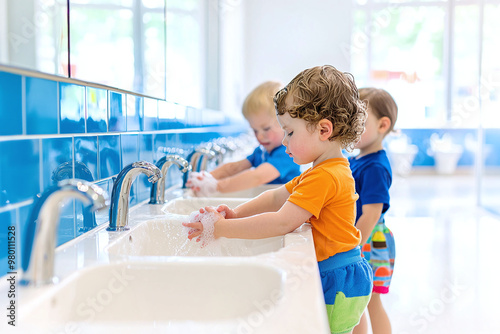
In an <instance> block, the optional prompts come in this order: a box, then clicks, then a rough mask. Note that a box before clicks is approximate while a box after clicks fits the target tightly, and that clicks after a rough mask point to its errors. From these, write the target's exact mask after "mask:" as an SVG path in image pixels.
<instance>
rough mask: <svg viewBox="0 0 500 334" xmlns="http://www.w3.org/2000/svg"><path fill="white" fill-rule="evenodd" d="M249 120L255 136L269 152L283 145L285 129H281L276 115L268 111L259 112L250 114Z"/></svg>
mask: <svg viewBox="0 0 500 334" xmlns="http://www.w3.org/2000/svg"><path fill="white" fill-rule="evenodd" d="M247 121H248V123H249V124H250V127H251V128H252V129H253V133H254V134H255V138H257V141H258V142H259V144H260V145H262V146H263V147H264V148H265V149H266V151H267V152H269V153H270V152H271V151H272V150H274V149H275V148H277V147H279V146H281V139H282V138H283V130H281V128H280V125H279V123H278V120H277V119H276V116H271V115H269V114H268V113H267V112H259V113H256V114H254V115H251V116H248V117H247Z"/></svg>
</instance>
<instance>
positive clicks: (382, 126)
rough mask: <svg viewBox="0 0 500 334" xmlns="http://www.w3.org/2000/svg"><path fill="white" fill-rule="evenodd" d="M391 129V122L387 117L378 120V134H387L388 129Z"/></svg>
mask: <svg viewBox="0 0 500 334" xmlns="http://www.w3.org/2000/svg"><path fill="white" fill-rule="evenodd" d="M390 128H391V120H390V119H389V117H387V116H384V117H382V118H380V119H379V120H378V132H380V133H384V134H385V133H387V131H389V129H390Z"/></svg>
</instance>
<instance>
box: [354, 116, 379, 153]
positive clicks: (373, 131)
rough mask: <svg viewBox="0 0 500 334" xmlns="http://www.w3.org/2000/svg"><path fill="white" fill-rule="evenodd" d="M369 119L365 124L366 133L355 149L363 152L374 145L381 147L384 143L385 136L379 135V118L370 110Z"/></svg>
mask: <svg viewBox="0 0 500 334" xmlns="http://www.w3.org/2000/svg"><path fill="white" fill-rule="evenodd" d="M367 113H368V117H367V118H366V122H365V132H363V134H362V135H361V139H360V140H359V142H358V143H357V144H356V146H355V148H359V149H360V150H361V151H363V150H366V149H369V148H370V147H372V146H374V145H379V144H380V143H381V142H382V139H383V134H380V133H379V130H378V129H379V120H378V119H377V116H376V115H375V114H374V113H373V112H372V111H371V110H370V108H368V110H367Z"/></svg>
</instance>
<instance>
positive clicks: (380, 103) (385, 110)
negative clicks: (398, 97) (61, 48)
mask: <svg viewBox="0 0 500 334" xmlns="http://www.w3.org/2000/svg"><path fill="white" fill-rule="evenodd" d="M359 97H360V99H361V100H362V101H363V102H365V103H366V105H367V107H368V108H369V109H370V110H371V111H372V113H373V114H374V115H375V117H377V119H381V118H382V117H387V118H389V120H390V121H391V126H390V127H389V130H387V132H386V134H388V133H389V132H391V131H393V130H394V124H395V123H396V120H397V119H398V106H397V104H396V101H394V99H393V98H392V96H391V94H389V93H388V92H387V91H385V90H383V89H380V88H374V87H365V88H360V89H359Z"/></svg>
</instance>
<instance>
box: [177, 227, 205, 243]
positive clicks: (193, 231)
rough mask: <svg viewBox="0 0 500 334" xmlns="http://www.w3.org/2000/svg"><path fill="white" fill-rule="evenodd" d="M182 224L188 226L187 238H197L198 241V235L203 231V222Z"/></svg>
mask: <svg viewBox="0 0 500 334" xmlns="http://www.w3.org/2000/svg"><path fill="white" fill-rule="evenodd" d="M182 226H185V227H187V228H189V231H188V239H189V240H192V239H193V238H198V240H197V241H200V239H199V237H200V236H201V233H202V232H203V224H202V223H201V222H194V223H182Z"/></svg>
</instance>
